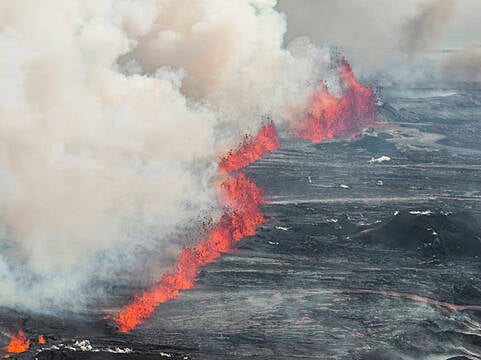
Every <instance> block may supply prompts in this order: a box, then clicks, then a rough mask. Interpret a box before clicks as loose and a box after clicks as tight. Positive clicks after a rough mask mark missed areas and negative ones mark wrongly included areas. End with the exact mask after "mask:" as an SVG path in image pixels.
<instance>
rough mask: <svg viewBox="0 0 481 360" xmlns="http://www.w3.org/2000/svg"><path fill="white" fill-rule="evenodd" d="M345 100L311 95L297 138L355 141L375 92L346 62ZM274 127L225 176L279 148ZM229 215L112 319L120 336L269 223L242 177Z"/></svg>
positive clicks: (224, 166) (225, 167)
mask: <svg viewBox="0 0 481 360" xmlns="http://www.w3.org/2000/svg"><path fill="white" fill-rule="evenodd" d="M340 77H341V83H342V84H343V86H344V87H345V92H344V95H343V96H342V97H341V98H340V99H338V98H336V97H335V96H333V95H331V94H330V93H329V91H328V89H327V87H325V86H324V87H321V88H320V90H319V91H318V92H316V93H315V94H313V95H312V97H311V105H310V107H309V110H308V119H307V121H306V122H303V123H302V124H301V125H300V126H299V128H298V131H297V133H296V134H297V136H299V137H302V138H306V139H310V140H311V141H312V142H318V141H321V140H323V139H329V138H333V137H335V136H346V135H352V134H353V133H354V132H356V131H358V130H359V129H360V128H361V127H362V126H365V125H367V124H371V123H373V122H374V95H373V91H372V89H371V88H370V87H364V86H362V85H361V84H359V83H358V82H357V81H356V79H355V77H354V75H353V73H352V70H351V68H350V66H349V64H347V62H343V63H342V66H341V69H340ZM279 146H280V143H279V139H278V137H277V131H276V128H275V126H274V124H273V123H272V122H271V123H270V124H268V125H266V126H264V127H262V128H261V129H260V131H259V133H258V134H257V136H256V137H248V136H247V137H246V138H245V140H244V142H243V143H242V144H241V146H239V148H237V149H236V150H233V151H230V152H229V153H228V154H227V155H226V156H225V157H224V158H222V160H221V161H220V163H219V172H220V173H229V172H232V171H236V170H239V169H242V168H244V167H245V166H247V165H249V164H251V163H252V162H254V161H256V160H259V159H260V158H261V157H262V156H263V155H265V154H266V153H268V152H270V151H272V150H275V149H277V148H279ZM220 193H221V199H222V200H221V201H222V205H223V206H224V208H225V211H224V214H223V215H222V216H221V217H220V219H219V221H218V222H217V224H216V225H215V226H214V227H213V228H212V229H211V231H210V232H209V234H208V235H207V236H206V237H205V238H204V239H203V240H202V241H200V242H199V243H198V244H197V245H196V246H195V247H193V248H183V249H182V251H181V253H180V254H179V256H178V257H177V259H176V261H175V263H174V265H173V267H172V270H171V271H170V272H168V273H166V274H164V275H163V276H162V278H161V279H160V281H159V283H157V284H155V285H153V286H152V287H151V288H150V289H149V290H147V291H144V292H143V293H142V294H141V295H137V296H134V298H133V300H132V301H131V303H130V304H128V305H126V306H125V307H124V308H122V309H120V310H119V312H118V313H117V314H116V315H115V316H114V317H113V320H114V321H115V322H116V324H117V325H118V327H119V329H120V331H122V332H126V331H129V330H131V329H133V328H134V327H135V326H137V325H138V324H140V323H142V322H143V321H144V320H145V319H147V318H149V317H150V316H151V315H152V314H153V312H154V311H155V308H156V307H157V306H158V305H159V304H161V303H164V302H166V301H168V300H171V299H173V298H176V297H177V296H179V294H180V291H181V290H186V289H191V288H193V287H194V285H195V279H196V275H197V272H198V270H199V268H200V267H201V266H203V265H205V264H208V263H210V262H212V261H214V260H215V259H217V258H219V257H220V256H221V254H222V253H228V252H231V251H233V249H234V246H235V244H236V243H237V242H238V241H239V240H240V239H242V238H243V237H245V236H250V235H254V234H255V230H256V228H257V227H258V226H259V225H261V224H262V223H263V222H264V221H265V218H264V215H263V212H262V204H263V203H264V202H265V200H264V198H263V195H262V191H261V190H260V189H259V188H258V187H257V185H256V184H254V183H253V182H252V181H250V180H249V178H247V176H246V175H245V174H244V173H243V172H239V173H237V174H236V175H235V176H231V177H228V178H227V179H226V180H225V181H224V182H223V183H222V184H221V185H220Z"/></svg>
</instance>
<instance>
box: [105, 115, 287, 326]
mask: <svg viewBox="0 0 481 360" xmlns="http://www.w3.org/2000/svg"><path fill="white" fill-rule="evenodd" d="M277 147H279V140H278V139H277V133H276V131H275V127H274V125H273V124H270V125H268V126H266V127H263V128H262V129H261V130H260V132H259V135H258V136H257V137H256V138H255V139H252V141H249V142H244V144H243V145H242V146H241V147H240V148H239V149H238V150H236V151H234V152H231V153H230V154H229V155H228V156H227V157H226V158H225V159H228V160H225V161H224V164H225V166H224V167H223V168H222V169H223V171H224V172H226V171H232V170H233V169H238V168H240V167H244V166H246V165H248V164H249V163H251V162H253V161H255V160H257V159H259V158H260V157H261V156H262V155H263V154H265V153H267V152H268V151H270V150H274V149H275V148H277ZM227 164H229V165H227ZM220 193H221V199H222V200H221V201H222V205H223V206H224V207H225V212H224V214H223V215H222V216H221V218H220V220H219V221H218V223H217V224H216V225H215V226H214V228H213V229H212V230H211V231H210V233H209V235H208V236H207V237H206V238H205V239H204V240H203V241H201V242H200V243H199V244H198V245H197V246H196V247H195V248H184V249H183V250H182V252H181V253H180V255H179V256H178V257H177V260H176V261H175V264H174V265H173V270H171V271H170V272H168V273H167V274H165V275H164V276H163V277H162V278H161V280H160V282H159V283H158V284H156V285H154V286H152V287H151V288H150V289H149V290H147V291H145V292H143V293H142V294H141V295H138V296H135V297H134V299H133V300H132V301H131V303H130V304H128V305H127V306H125V307H124V308H122V309H121V310H120V311H119V312H118V313H117V315H116V316H115V317H114V319H113V320H114V321H115V322H116V324H117V325H118V327H119V329H120V331H122V332H126V331H129V330H131V329H133V328H134V327H135V326H137V325H138V324H140V323H141V322H143V321H144V320H145V319H147V318H149V317H150V316H151V315H152V313H153V312H154V311H155V308H156V307H157V306H158V305H160V304H161V303H164V302H166V301H168V300H171V299H173V298H176V297H177V296H178V295H179V294H180V291H181V290H186V289H191V288H193V287H194V285H195V279H196V275H197V271H198V270H199V267H201V266H202V265H205V264H208V263H210V262H212V261H214V260H215V259H217V258H218V257H220V256H221V254H222V253H227V252H231V251H233V249H234V245H235V244H236V243H237V242H238V241H239V240H240V239H242V238H243V237H245V236H249V235H254V234H255V230H256V228H257V226H259V225H261V224H262V223H263V222H264V221H265V218H264V214H263V212H262V204H263V203H264V202H265V200H264V197H263V196H262V191H261V189H259V187H257V185H256V184H254V183H253V182H252V181H251V180H249V178H247V176H246V175H245V174H244V173H243V172H239V173H237V174H236V175H235V176H232V177H228V178H227V179H226V180H225V181H224V182H223V183H222V184H221V185H220Z"/></svg>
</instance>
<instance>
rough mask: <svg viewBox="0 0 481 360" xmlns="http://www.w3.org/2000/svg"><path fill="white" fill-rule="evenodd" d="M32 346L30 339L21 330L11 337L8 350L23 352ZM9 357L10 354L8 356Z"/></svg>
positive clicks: (10, 351)
mask: <svg viewBox="0 0 481 360" xmlns="http://www.w3.org/2000/svg"><path fill="white" fill-rule="evenodd" d="M29 348H30V340H28V339H27V337H26V336H25V333H24V332H23V331H22V330H19V331H18V332H17V333H16V334H14V335H12V337H11V338H10V343H9V344H8V347H7V352H9V353H21V352H25V351H27V350H28V349H29ZM7 357H9V356H7Z"/></svg>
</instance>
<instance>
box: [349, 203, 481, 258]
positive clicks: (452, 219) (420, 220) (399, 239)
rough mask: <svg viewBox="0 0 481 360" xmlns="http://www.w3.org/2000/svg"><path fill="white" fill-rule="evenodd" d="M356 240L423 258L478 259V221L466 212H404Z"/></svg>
mask: <svg viewBox="0 0 481 360" xmlns="http://www.w3.org/2000/svg"><path fill="white" fill-rule="evenodd" d="M358 237H360V238H361V239H363V240H365V241H366V242H368V243H376V244H383V245H385V246H388V247H390V248H401V249H405V250H411V251H416V252H419V253H421V254H422V255H424V256H438V255H439V256H444V255H446V256H449V255H455V256H481V220H480V218H479V217H476V216H474V215H472V214H470V213H467V212H460V213H456V214H451V213H445V212H436V213H434V212H431V211H403V212H400V213H398V214H397V215H395V216H393V217H392V218H390V219H388V220H385V221H383V222H381V223H380V224H378V225H377V226H374V227H372V228H369V229H366V230H363V231H361V232H360V233H359V234H358Z"/></svg>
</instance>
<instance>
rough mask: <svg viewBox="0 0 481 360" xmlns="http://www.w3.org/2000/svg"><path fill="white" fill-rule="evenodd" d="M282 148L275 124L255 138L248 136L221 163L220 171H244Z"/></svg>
mask: <svg viewBox="0 0 481 360" xmlns="http://www.w3.org/2000/svg"><path fill="white" fill-rule="evenodd" d="M279 147H280V142H279V138H278V136H277V130H276V127H275V125H274V123H272V122H271V123H269V124H268V125H266V126H263V127H262V128H261V129H260V131H259V133H258V134H257V136H256V137H255V138H253V137H250V136H246V138H245V140H244V142H243V143H242V145H241V146H240V147H239V148H237V149H236V150H233V151H230V152H228V153H227V155H225V156H224V157H223V158H222V159H221V161H220V162H219V171H220V172H221V173H229V172H232V171H235V170H239V169H242V168H244V167H246V166H247V165H249V164H251V163H253V162H254V161H257V160H259V159H261V158H262V156H264V155H265V154H267V153H268V152H270V151H273V150H276V149H278V148H279Z"/></svg>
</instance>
